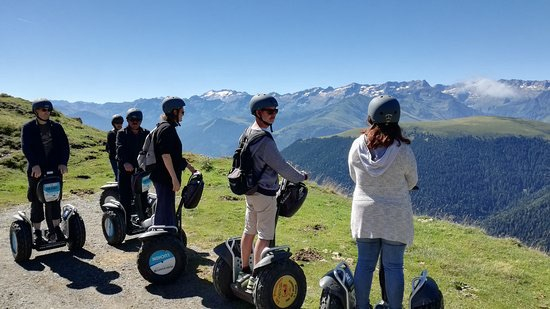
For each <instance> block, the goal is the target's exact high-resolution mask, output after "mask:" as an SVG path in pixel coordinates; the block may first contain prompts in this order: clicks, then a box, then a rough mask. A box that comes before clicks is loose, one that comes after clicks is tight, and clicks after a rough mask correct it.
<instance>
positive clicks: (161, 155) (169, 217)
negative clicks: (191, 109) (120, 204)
mask: <svg viewBox="0 0 550 309" xmlns="http://www.w3.org/2000/svg"><path fill="white" fill-rule="evenodd" d="M184 106H185V102H184V101H183V100H182V99H180V98H178V97H171V96H169V97H166V98H165V99H164V100H163V101H162V111H163V112H164V114H163V115H162V116H161V118H162V122H160V123H159V124H158V125H157V129H156V130H155V133H154V139H153V142H154V147H155V157H156V161H157V163H156V166H155V169H154V170H153V171H152V172H151V176H150V178H151V180H152V181H153V185H154V186H155V191H156V193H157V208H156V211H155V217H154V220H153V221H154V224H155V225H170V226H175V225H176V222H177V221H176V211H175V204H176V192H178V191H179V190H180V188H181V174H182V172H183V170H185V168H187V169H189V171H191V173H198V171H197V170H196V169H195V168H194V167H193V166H192V165H191V164H190V163H189V162H187V160H186V159H185V158H184V157H183V156H182V146H181V140H180V138H179V136H178V133H177V132H176V127H177V126H179V125H180V122H181V121H182V119H183V114H184V113H185V111H184V109H183V107H184Z"/></svg>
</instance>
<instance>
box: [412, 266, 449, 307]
mask: <svg viewBox="0 0 550 309" xmlns="http://www.w3.org/2000/svg"><path fill="white" fill-rule="evenodd" d="M409 304H410V309H444V308H445V304H444V301H443V294H442V293H441V291H440V290H439V287H438V286H437V283H435V280H434V279H432V278H431V277H428V271H427V270H423V271H422V273H421V274H420V277H416V278H414V279H413V280H412V292H411V297H410V299H409Z"/></svg>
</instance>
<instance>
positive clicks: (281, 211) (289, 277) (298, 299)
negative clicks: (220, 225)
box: [212, 179, 307, 308]
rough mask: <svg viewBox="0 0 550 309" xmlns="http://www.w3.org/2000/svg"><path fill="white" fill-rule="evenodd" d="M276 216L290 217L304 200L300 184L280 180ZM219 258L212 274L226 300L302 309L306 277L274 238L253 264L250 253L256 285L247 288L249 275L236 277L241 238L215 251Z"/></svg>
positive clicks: (239, 264) (216, 248) (239, 262)
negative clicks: (277, 244)
mask: <svg viewBox="0 0 550 309" xmlns="http://www.w3.org/2000/svg"><path fill="white" fill-rule="evenodd" d="M277 194H278V196H277V216H276V219H275V226H276V225H277V221H278V217H279V216H283V217H291V216H293V215H294V214H295V213H296V212H297V211H298V209H299V208H300V207H301V206H302V204H303V202H304V200H305V198H306V197H307V187H306V186H305V185H304V184H303V183H298V184H295V183H291V182H289V181H287V180H286V179H283V181H282V184H281V186H280V188H279V192H278V193H277ZM214 252H215V253H216V254H217V255H218V259H217V260H216V262H215V264H214V269H213V272H212V277H213V283H214V287H215V289H216V292H217V293H218V294H219V295H220V296H222V297H224V298H226V299H234V298H239V299H242V300H245V301H247V302H249V303H251V304H253V305H255V306H256V307H257V308H301V306H302V304H303V302H304V299H305V296H306V288H307V283H306V277H305V275H304V272H303V270H302V268H300V266H299V265H298V264H297V263H296V262H294V261H292V260H290V257H291V256H292V253H291V252H290V248H289V246H275V239H273V240H272V241H271V243H270V245H269V247H267V248H266V249H264V251H263V252H262V254H261V260H260V261H259V262H258V264H257V265H253V256H254V254H253V252H252V254H251V255H250V261H249V265H250V267H251V268H252V269H253V270H254V274H255V275H256V277H257V283H256V284H255V286H254V288H253V289H252V290H248V289H247V284H245V283H247V282H248V281H247V279H249V278H250V275H244V276H239V273H240V272H241V269H242V260H241V239H240V238H239V237H233V238H229V239H227V240H226V241H225V242H223V243H221V244H219V245H218V246H216V247H215V248H214Z"/></svg>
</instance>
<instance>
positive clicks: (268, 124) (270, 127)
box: [256, 114, 273, 133]
mask: <svg viewBox="0 0 550 309" xmlns="http://www.w3.org/2000/svg"><path fill="white" fill-rule="evenodd" d="M256 118H258V119H260V121H261V122H262V123H263V124H264V125H266V126H269V130H270V131H271V133H273V124H272V123H269V122H267V121H265V120H264V119H263V118H262V117H260V116H258V114H256Z"/></svg>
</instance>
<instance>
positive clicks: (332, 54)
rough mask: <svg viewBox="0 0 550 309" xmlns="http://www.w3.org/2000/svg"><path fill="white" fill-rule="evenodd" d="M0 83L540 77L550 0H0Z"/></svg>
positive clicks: (260, 86)
mask: <svg viewBox="0 0 550 309" xmlns="http://www.w3.org/2000/svg"><path fill="white" fill-rule="evenodd" d="M0 12H1V16H2V17H1V18H0V92H4V93H7V94H10V95H13V96H17V97H22V98H24V99H29V100H32V99H34V98H38V97H47V98H50V99H56V100H68V101H89V102H96V103H103V102H122V101H133V100H135V99H138V98H153V97H162V96H166V95H176V96H181V97H184V98H188V97H190V96H192V95H200V94H203V93H204V92H206V91H209V90H221V89H232V90H238V91H245V92H248V93H250V94H255V93H259V92H278V93H281V94H284V93H292V92H296V91H300V90H304V89H308V88H312V87H328V86H333V87H338V86H344V85H347V84H349V83H352V82H357V83H361V84H379V83H383V82H386V81H409V80H419V79H423V80H426V81H428V82H429V83H430V84H432V85H434V84H438V83H440V84H452V83H456V82H461V81H466V80H472V79H478V78H488V79H495V80H496V79H525V80H546V79H550V76H549V74H550V18H548V16H549V12H550V1H548V0H529V1H525V0H518V1H516V0H506V1H496V0H494V1H488V0H487V1H483V0H460V1H458V0H457V1H444V0H434V1H422V0H421V1H397V0H384V1H381V0H376V1H372V0H351V1H333V0H327V1H319V0H316V1H310V0H279V1H261V0H257V1H243V0H213V1H208V0H197V1H184V0H161V1H138V0H135V1H128V0H94V1H84V0H50V1H44V0H32V1H31V0H29V1H27V0H2V1H1V2H0Z"/></svg>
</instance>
